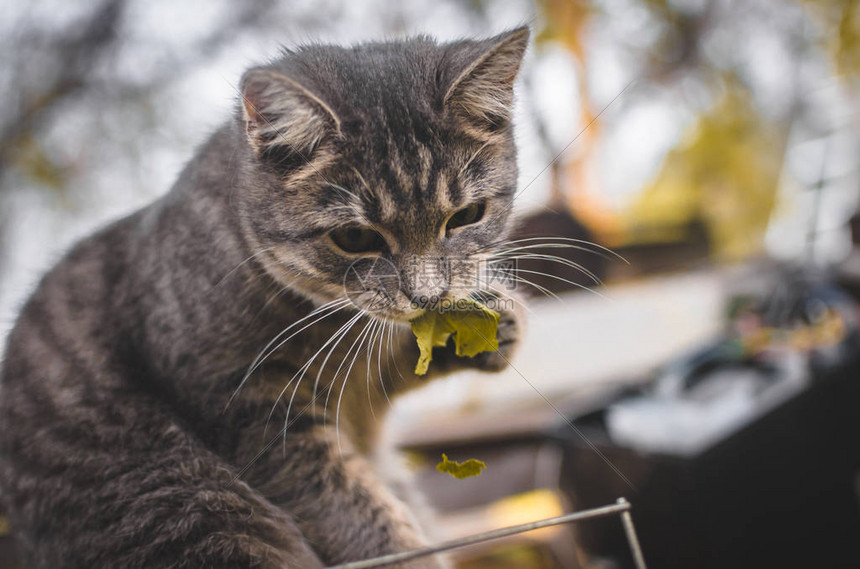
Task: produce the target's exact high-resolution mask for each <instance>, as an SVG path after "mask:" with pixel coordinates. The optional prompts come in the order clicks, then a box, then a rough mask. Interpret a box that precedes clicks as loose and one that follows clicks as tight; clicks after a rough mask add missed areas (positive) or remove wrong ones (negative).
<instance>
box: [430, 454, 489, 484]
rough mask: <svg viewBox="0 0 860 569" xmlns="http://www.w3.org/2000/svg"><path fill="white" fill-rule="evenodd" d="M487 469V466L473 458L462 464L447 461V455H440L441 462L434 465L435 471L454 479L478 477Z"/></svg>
mask: <svg viewBox="0 0 860 569" xmlns="http://www.w3.org/2000/svg"><path fill="white" fill-rule="evenodd" d="M485 468H487V465H486V464H484V463H483V462H481V461H480V460H477V459H475V458H470V459H469V460H466V461H464V462H457V461H456V460H448V455H447V454H445V453H442V462H440V463H439V464H437V465H436V470H438V471H439V472H447V473H448V474H450V475H451V476H453V477H454V478H460V479H463V478H469V477H470V476H478V475H479V474H481V472H482V471H483V470H484V469H485Z"/></svg>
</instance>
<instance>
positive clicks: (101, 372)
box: [0, 29, 528, 569]
mask: <svg viewBox="0 0 860 569" xmlns="http://www.w3.org/2000/svg"><path fill="white" fill-rule="evenodd" d="M527 36H528V33H527V31H526V30H525V29H520V30H515V31H513V32H509V33H507V34H503V35H501V36H498V37H495V38H492V39H489V40H481V41H462V42H455V43H450V44H436V43H435V42H433V41H432V40H430V39H427V38H419V39H411V40H406V41H401V42H392V43H369V44H363V45H359V46H357V47H354V48H340V47H334V46H322V45H316V46H308V47H303V48H300V49H298V50H296V51H290V52H285V53H284V54H283V56H282V57H281V58H279V59H278V60H277V61H274V62H272V63H271V64H269V65H266V66H263V67H261V68H256V69H253V70H250V71H249V72H248V73H247V74H246V75H245V77H244V79H243V82H242V85H241V89H242V94H243V96H242V98H241V101H240V104H239V105H238V110H237V113H236V115H235V116H234V118H233V119H232V120H231V121H230V122H229V123H228V124H226V125H225V126H224V127H223V128H221V129H220V130H218V131H217V132H216V133H215V134H214V135H213V136H212V137H211V139H210V140H209V141H208V142H207V143H206V144H205V145H204V146H203V147H202V148H201V149H200V150H199V152H198V153H197V154H196V156H195V158H194V159H193V160H192V161H191V162H190V163H189V164H188V166H187V167H186V168H185V170H184V171H183V173H182V174H181V176H180V178H179V180H178V181H177V182H176V184H175V186H174V187H173V189H172V190H171V191H170V192H169V193H168V194H167V195H166V196H165V197H164V198H162V199H160V200H158V201H157V202H155V203H153V204H152V205H150V206H149V207H147V208H145V209H143V210H141V211H138V212H136V213H134V214H132V215H131V216H129V217H127V218H125V219H122V220H120V221H118V222H116V223H114V224H113V225H111V226H110V227H107V228H105V229H103V230H102V231H100V232H98V233H97V234H95V235H93V236H92V237H90V238H88V239H86V240H84V241H82V242H81V243H79V244H78V245H77V246H76V247H74V249H73V250H72V251H71V252H70V253H69V254H68V255H67V256H66V257H65V258H64V259H63V260H62V261H61V262H60V263H59V264H58V265H57V266H56V267H55V268H54V269H53V270H52V271H50V272H49V273H48V274H47V275H46V276H45V277H44V279H43V280H42V282H41V284H40V285H39V287H38V289H37V290H36V292H35V293H34V294H33V296H32V297H31V298H30V300H29V301H28V302H27V303H26V305H25V307H24V308H23V310H22V312H21V315H20V318H19V320H18V322H17V324H16V326H15V328H14V330H13V332H12V333H11V335H10V337H9V343H8V349H7V351H6V360H5V362H4V364H3V368H2V384H0V483H2V487H1V488H0V490H2V499H3V503H4V507H5V509H6V510H7V512H8V514H9V516H10V518H11V521H12V524H13V527H14V529H15V530H16V532H17V534H18V535H19V536H20V538H21V540H22V543H23V544H24V546H25V549H26V550H27V552H28V554H29V556H30V558H31V562H32V564H33V566H34V567H43V568H51V569H56V568H77V567H80V568H87V569H92V568H97V567H105V568H118V567H122V568H137V567H141V568H143V567H146V568H158V567H188V568H193V567H200V568H203V567H206V568H227V567H230V568H237V567H261V568H275V567H278V568H283V567H302V568H313V567H322V566H325V565H329V564H334V563H340V562H346V561H352V560H357V559H362V558H366V557H371V556H375V555H379V554H383V553H388V552H393V551H401V550H404V549H406V548H411V547H415V546H420V545H422V544H424V543H425V538H424V537H423V534H422V532H421V530H420V529H419V527H418V524H417V522H416V520H415V519H414V516H413V514H412V513H411V512H410V510H409V508H407V507H406V506H405V505H404V503H403V502H402V501H401V500H400V499H399V498H397V497H395V492H394V491H392V489H390V488H389V487H387V486H386V485H385V484H384V483H383V482H382V481H381V480H382V479H381V478H380V477H379V476H378V474H377V473H376V472H374V463H373V460H372V456H373V455H372V453H373V448H374V443H375V438H376V437H375V433H376V425H377V423H376V421H375V420H374V417H373V416H372V413H371V412H370V409H371V406H372V407H373V409H375V414H376V415H377V417H378V416H379V415H381V412H382V411H383V410H384V409H385V406H386V404H387V403H386V397H388V396H390V395H392V394H395V393H397V392H401V391H403V390H405V389H408V388H411V387H415V386H418V385H421V384H422V383H423V382H425V381H427V378H426V377H417V376H415V375H414V374H413V373H412V371H411V370H412V367H413V366H414V363H415V361H416V359H417V351H416V348H415V345H414V340H413V338H412V337H411V333H410V332H409V328H408V325H407V324H406V322H407V320H408V318H409V317H410V316H414V315H415V313H416V310H415V308H414V307H413V306H411V304H410V299H412V298H413V297H415V296H416V295H420V294H422V293H427V294H429V295H431V296H433V295H439V294H462V293H464V292H468V287H469V286H471V285H469V284H467V283H469V282H471V277H472V276H474V275H469V274H463V272H462V271H469V270H470V269H462V271H461V272H459V273H458V274H455V275H453V276H452V277H451V278H450V280H449V282H447V283H445V284H444V286H442V287H441V288H438V290H437V289H432V287H431V289H432V290H431V289H427V290H425V289H422V287H423V286H424V285H422V284H421V283H420V282H418V281H417V280H416V279H414V278H411V277H410V276H409V274H410V271H409V270H407V269H408V267H410V266H412V267H414V266H415V264H416V263H418V264H419V265H420V264H421V263H425V264H426V263H431V262H435V261H434V260H437V259H439V258H443V259H444V258H448V257H457V256H459V257H462V256H467V257H469V258H470V259H471V258H479V257H482V256H486V255H488V254H489V252H490V251H491V250H492V248H493V245H494V244H495V243H497V242H498V241H499V240H500V239H502V238H503V237H504V235H505V234H506V231H507V225H508V222H507V209H508V202H509V201H510V199H511V198H512V196H513V191H514V184H515V180H516V165H515V151H514V145H513V140H512V136H511V131H510V126H509V118H508V113H507V108H508V107H509V106H510V102H511V96H512V82H513V78H514V75H515V74H516V71H517V68H518V66H519V62H520V58H521V56H522V53H523V51H524V49H525V47H526V43H527ZM478 199H485V200H486V203H487V206H486V208H487V212H486V215H485V216H484V218H483V219H482V220H481V221H480V222H479V223H475V224H474V225H469V226H466V227H462V228H458V229H456V230H452V231H450V232H449V233H448V234H446V232H445V230H444V226H445V221H446V219H448V217H449V216H450V215H451V214H453V213H454V212H455V211H457V210H458V209H460V208H463V207H464V206H466V205H468V204H470V203H472V202H474V201H475V200H478ZM350 224H361V225H369V226H371V227H374V228H376V229H377V230H378V231H379V233H380V234H382V235H383V236H384V237H385V238H386V240H387V246H386V247H387V248H386V250H384V251H383V252H382V253H381V255H382V256H383V257H385V258H386V259H387V260H389V261H390V262H391V263H393V265H394V266H396V267H397V270H398V271H400V273H401V276H402V286H401V288H400V290H398V291H397V294H396V295H395V298H393V299H392V303H390V304H388V305H386V306H385V307H384V308H383V309H378V310H377V309H375V308H373V307H371V306H370V305H368V306H362V307H361V308H365V309H367V310H371V311H374V310H376V312H373V314H372V315H371V316H368V317H365V316H362V317H359V321H358V322H357V324H356V325H354V326H353V327H352V328H350V329H349V332H348V334H346V336H345V337H344V338H343V339H342V341H340V342H338V343H334V342H330V343H329V347H331V348H332V355H331V356H330V359H329V363H328V365H327V366H326V367H325V368H324V369H323V371H322V372H321V373H320V375H319V377H320V380H319V384H318V385H316V386H314V383H315V381H313V380H314V379H315V378H316V376H317V372H319V371H320V369H321V367H322V359H323V358H322V357H318V358H316V359H315V360H314V361H313V362H312V363H311V364H310V366H309V367H308V368H307V374H306V376H305V377H304V380H303V381H302V382H300V383H298V384H295V385H298V389H296V390H295V391H293V389H292V387H293V385H291V384H290V383H289V381H290V379H291V378H293V377H294V375H295V374H296V372H297V371H298V370H300V369H301V368H302V366H303V364H304V363H305V362H306V361H308V360H309V358H310V357H311V356H312V355H313V354H314V353H316V352H318V351H319V350H320V348H321V347H325V346H326V342H327V341H329V340H330V339H331V338H332V337H333V334H335V332H336V331H338V330H339V329H341V327H342V326H344V324H345V323H347V322H349V321H350V319H352V318H355V315H356V314H358V312H357V311H356V307H355V306H352V305H346V304H345V305H344V308H342V309H341V310H339V311H336V312H333V313H332V314H331V315H329V316H326V317H325V318H324V319H322V320H320V321H319V322H317V323H315V324H313V325H312V326H309V327H307V328H306V329H304V330H302V331H301V332H300V333H297V334H296V335H294V336H292V337H289V336H287V335H282V336H281V337H282V338H287V339H288V341H287V342H286V343H284V344H283V345H280V346H278V349H277V350H273V353H272V354H270V357H268V358H267V359H265V361H264V362H263V363H262V365H260V366H259V367H258V369H256V370H255V371H254V373H253V374H251V375H250V376H249V377H247V379H246V380H245V381H243V379H244V378H245V375H246V371H247V370H248V367H249V364H251V363H252V362H253V361H255V358H256V357H257V356H258V355H259V354H260V350H261V348H263V346H265V345H267V343H269V341H270V340H271V339H272V338H274V337H276V336H278V334H279V333H280V332H282V331H283V330H284V329H285V328H287V327H288V326H290V325H291V324H293V323H296V322H297V321H299V320H300V319H301V318H303V317H305V316H307V315H308V314H310V313H311V311H313V310H314V309H315V308H316V307H319V306H321V305H322V304H323V303H325V302H328V301H332V300H334V299H337V298H342V297H343V295H344V283H345V281H344V275H345V274H347V269H348V267H349V266H350V264H351V263H353V262H354V261H356V260H357V259H359V258H360V256H357V255H350V254H347V253H345V252H343V251H341V250H339V249H337V247H335V246H334V245H333V242H332V241H331V239H330V238H329V236H328V234H327V233H328V232H329V231H330V230H332V229H336V228H338V227H341V226H344V225H350ZM440 228H441V229H440ZM371 260H372V259H371V258H370V257H367V258H365V259H363V260H359V265H360V264H361V263H365V262H370V261H371ZM349 284H350V283H349V279H347V282H346V285H347V286H348V285H349ZM446 291H447V292H446ZM358 302H359V304H361V303H362V302H363V301H362V300H361V299H359V300H358ZM323 314H327V313H323ZM379 318H386V319H387V320H385V322H393V324H390V325H389V324H386V328H387V330H388V332H390V336H388V337H390V338H391V353H392V359H393V361H389V360H387V359H386V357H385V354H386V353H387V352H388V351H389V350H388V346H387V345H386V346H385V348H384V349H383V348H382V347H381V346H378V347H376V348H375V350H376V349H378V350H381V351H382V353H383V357H382V358H381V361H377V360H379V358H376V360H375V359H374V356H373V352H371V350H369V349H367V350H365V349H364V348H362V349H361V350H356V351H354V352H353V353H352V354H350V352H349V350H348V348H349V347H350V346H351V345H359V346H360V347H363V346H364V344H355V342H357V341H358V340H359V339H360V338H361V336H360V334H361V333H362V331H363V330H364V331H365V332H364V333H365V339H366V340H367V341H368V342H369V338H370V330H375V331H377V332H381V330H382V328H381V326H382V324H374V326H375V328H373V329H372V328H369V327H368V328H365V325H366V324H365V323H366V322H373V323H378V322H382V320H379ZM311 321H312V320H309V321H308V322H311ZM368 326H369V324H368ZM296 329H298V328H296ZM518 330H519V328H518V321H517V319H516V317H515V315H514V314H510V313H509V314H505V315H504V318H503V326H502V328H501V330H500V337H501V339H502V344H503V345H502V350H501V353H499V354H483V355H482V356H479V357H477V358H474V359H468V358H457V357H456V356H454V355H453V354H452V353H450V350H448V349H447V348H446V349H440V350H439V351H438V353H437V354H436V356H435V359H434V362H433V364H432V366H431V374H430V376H434V375H439V374H441V373H445V372H448V371H450V370H452V369H456V368H458V367H462V366H473V367H474V366H477V367H479V368H483V369H499V368H501V367H503V366H504V365H505V362H506V359H507V357H508V356H509V354H510V351H511V350H512V349H513V345H514V344H515V342H516V339H517V336H518ZM386 338H387V337H386ZM380 341H382V340H380ZM359 352H360V353H359ZM321 353H322V354H323V355H324V354H326V353H328V348H327V347H326V348H325V349H324V350H323V351H322V352H321ZM368 357H370V361H368V360H367V358H368ZM353 359H354V361H355V363H354V366H350V368H351V372H350V373H351V375H350V376H349V381H348V382H343V381H342V380H343V377H344V375H345V372H346V366H344V369H342V371H341V374H340V375H339V376H336V377H335V369H337V368H338V365H340V364H341V362H344V361H346V363H347V364H349V362H350V361H353ZM335 364H337V365H335ZM368 371H370V374H369V375H368ZM240 384H241V389H240V390H239V391H238V392H237V391H236V390H237V387H239V386H240ZM344 385H345V387H344ZM285 386H286V388H285ZM326 392H328V393H330V394H331V400H330V401H329V402H328V405H325V404H324V400H323V398H320V397H317V398H316V399H314V396H315V395H319V394H322V393H326ZM341 393H342V397H341V396H340V394H341ZM234 394H235V397H233V395H234ZM368 398H369V399H368ZM228 402H229V404H228ZM335 402H337V403H338V407H340V414H339V415H338V416H336V414H335ZM267 419H268V420H267ZM285 424H287V425H288V428H287V429H286V431H285V434H284V436H283V437H281V436H279V429H280V428H281V427H282V426H283V425H285ZM267 425H269V428H268V430H267ZM335 425H337V426H338V427H339V428H340V430H339V431H336V429H335V428H334V427H335ZM273 437H277V440H276V444H275V445H274V446H272V447H271V448H269V449H268V451H267V452H262V453H261V450H265V449H264V446H265V445H266V443H267V442H268V441H269V440H270V439H272V438H273ZM441 564H443V561H442V560H439V559H429V560H423V561H420V562H416V563H413V564H412V565H410V567H427V568H430V567H438V566H440V565H441Z"/></svg>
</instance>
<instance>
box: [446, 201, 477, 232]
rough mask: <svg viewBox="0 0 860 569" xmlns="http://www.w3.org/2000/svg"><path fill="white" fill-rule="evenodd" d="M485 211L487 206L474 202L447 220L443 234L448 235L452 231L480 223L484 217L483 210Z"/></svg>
mask: <svg viewBox="0 0 860 569" xmlns="http://www.w3.org/2000/svg"><path fill="white" fill-rule="evenodd" d="M486 209H487V204H486V203H485V202H483V201H480V202H475V203H473V204H471V205H469V206H466V207H464V208H463V209H461V210H460V211H458V212H457V213H455V214H454V215H452V216H451V217H450V218H449V219H448V223H447V224H446V225H445V232H446V233H449V232H450V231H451V230H453V229H457V228H458V227H463V226H464V225H472V224H473V223H477V222H479V221H481V218H483V217H484V210H486Z"/></svg>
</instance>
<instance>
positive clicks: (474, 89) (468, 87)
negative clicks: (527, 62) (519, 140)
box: [443, 27, 529, 131]
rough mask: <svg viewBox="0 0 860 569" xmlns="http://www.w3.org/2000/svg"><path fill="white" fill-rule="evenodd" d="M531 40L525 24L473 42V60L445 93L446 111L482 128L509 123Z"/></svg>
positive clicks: (494, 127)
mask: <svg viewBox="0 0 860 569" xmlns="http://www.w3.org/2000/svg"><path fill="white" fill-rule="evenodd" d="M528 43H529V29H528V28H527V27H521V28H517V29H515V30H511V31H509V32H505V33H503V34H500V35H498V36H496V37H494V38H490V39H488V40H484V41H482V42H480V43H478V44H476V45H472V46H470V49H469V50H468V51H469V52H471V53H470V55H471V56H472V59H471V61H469V63H468V64H467V65H466V67H465V69H463V70H462V71H461V72H460V74H459V75H458V76H457V77H456V79H454V81H453V83H451V86H450V87H449V88H448V90H447V92H446V93H445V97H444V99H443V104H444V106H445V109H446V111H450V112H453V113H455V114H457V115H459V116H460V117H461V118H463V119H465V120H466V121H467V122H468V123H470V124H472V125H474V126H476V127H478V128H480V129H482V130H489V131H496V130H498V129H500V128H502V127H504V126H505V125H507V124H508V122H509V121H510V116H511V108H512V107H513V102H514V80H515V79H516V77H517V72H518V71H519V69H520V64H521V63H522V60H523V55H524V54H525V51H526V48H527V47H528ZM476 52H477V53H476Z"/></svg>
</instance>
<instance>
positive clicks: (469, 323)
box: [411, 300, 499, 375]
mask: <svg viewBox="0 0 860 569" xmlns="http://www.w3.org/2000/svg"><path fill="white" fill-rule="evenodd" d="M458 303H459V304H462V303H466V305H468V310H445V311H442V312H437V311H435V310H428V311H427V312H425V313H424V314H422V315H421V316H419V317H418V318H416V319H415V320H413V321H412V323H411V324H412V333H413V334H415V339H416V340H417V341H418V349H419V351H420V354H419V356H418V363H417V364H415V373H416V374H417V375H424V374H425V373H427V369H428V368H429V367H430V361H431V360H432V359H433V348H438V347H442V346H444V345H445V344H446V343H447V342H448V338H450V337H451V336H453V337H454V346H455V350H456V354H457V355H458V356H461V357H463V356H465V357H470V358H471V357H474V356H476V355H478V354H480V353H481V352H493V351H496V350H498V349H499V341H498V339H497V338H496V329H497V328H498V327H499V313H498V312H496V311H495V310H492V309H490V308H487V307H486V306H484V305H482V304H480V303H478V302H475V301H472V300H460V301H458Z"/></svg>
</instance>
